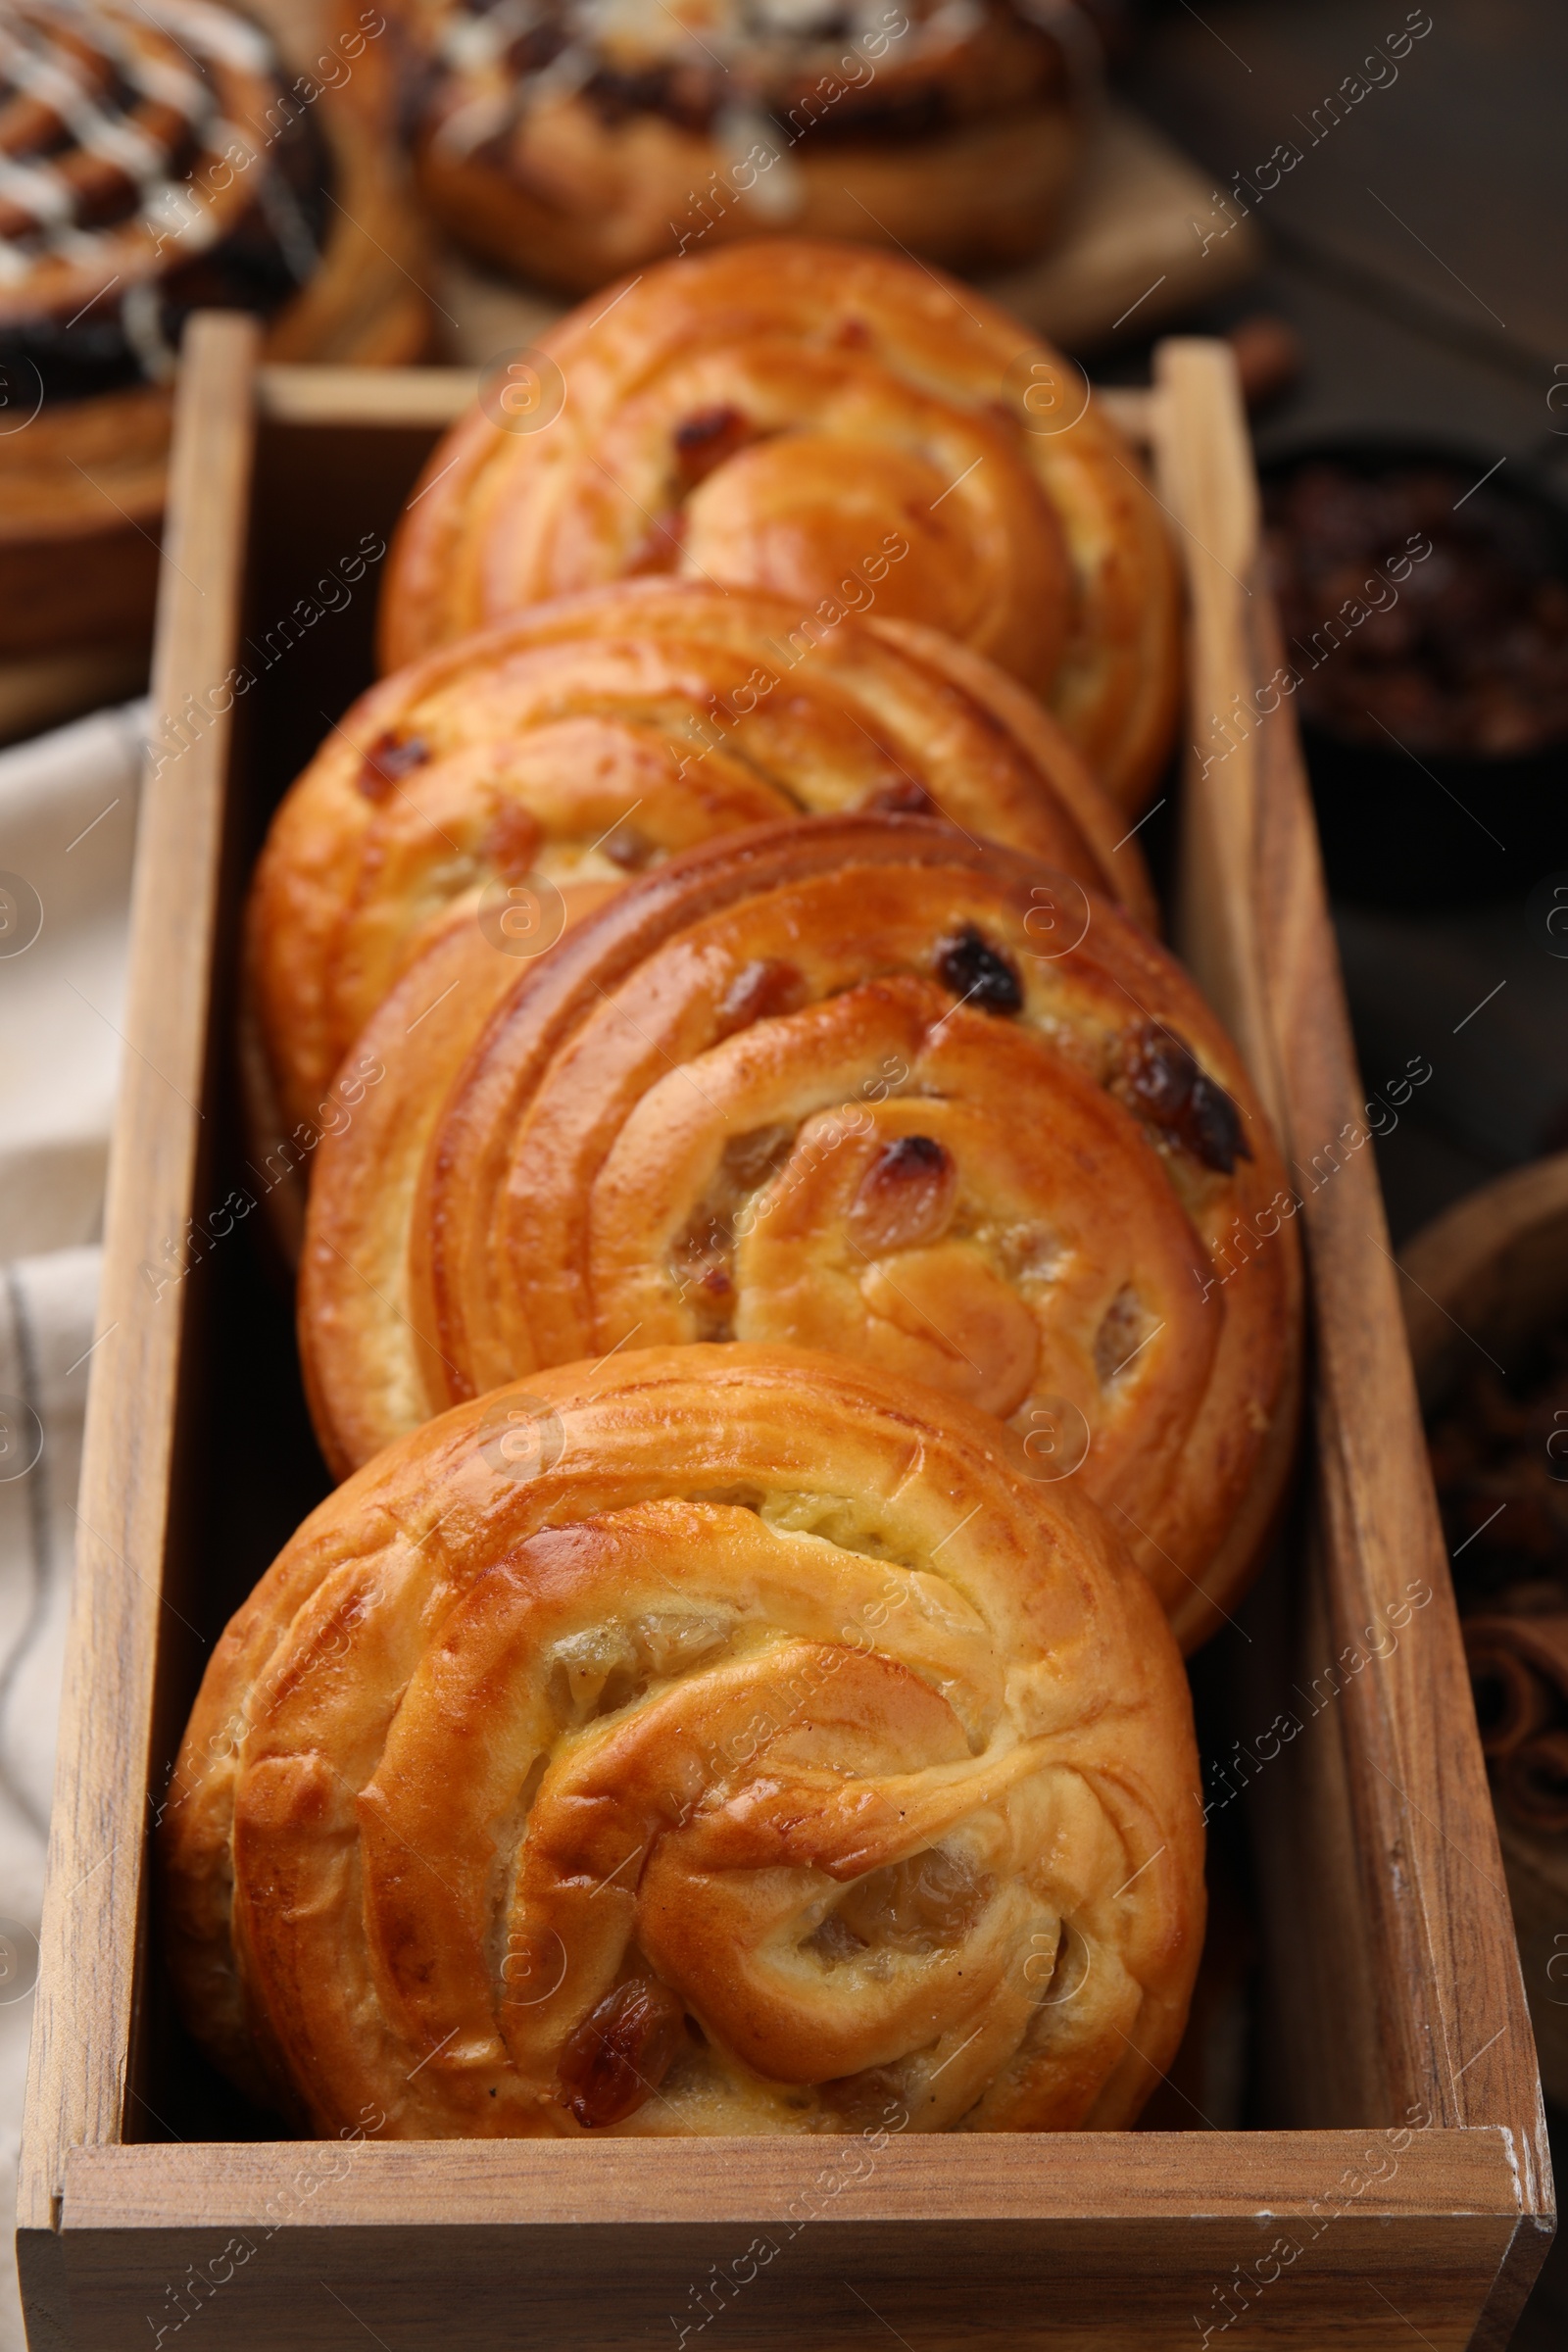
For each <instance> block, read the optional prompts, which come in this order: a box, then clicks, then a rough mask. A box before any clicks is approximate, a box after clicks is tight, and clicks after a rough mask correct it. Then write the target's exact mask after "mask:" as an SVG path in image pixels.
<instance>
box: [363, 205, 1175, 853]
mask: <svg viewBox="0 0 1568 2352" xmlns="http://www.w3.org/2000/svg"><path fill="white" fill-rule="evenodd" d="M535 360H536V361H537V363H538V365H537V366H535V367H534V368H533V373H532V376H531V377H530V379H529V381H528V382H527V383H523V382H522V381H521V380H520V379H519V381H518V383H516V384H515V385H511V386H503V387H501V388H500V390H499V392H498V391H497V389H496V387H495V386H494V385H492V386H491V387H490V388H489V390H488V391H487V392H486V393H485V397H484V399H483V401H482V402H481V403H480V404H478V405H476V406H475V408H474V410H473V411H472V413H471V414H470V415H469V416H468V417H466V418H465V419H464V420H463V421H462V422H460V423H459V424H458V425H456V426H455V427H454V428H453V430H452V431H451V432H450V433H449V434H447V435H446V436H444V438H443V439H442V441H441V443H440V445H439V447H438V448H437V449H436V450H435V452H434V454H433V455H432V457H431V459H430V462H429V465H428V466H427V468H426V470H425V473H424V475H423V478H422V482H421V486H420V487H419V488H418V490H417V491H416V493H415V495H414V497H413V499H412V500H411V501H410V504H409V509H408V512H407V514H406V515H405V516H404V519H403V521H402V523H401V525H400V527H399V531H398V536H397V539H396V541H395V543H394V546H393V550H392V557H391V561H390V564H389V565H388V576H387V582H386V589H385V593H384V597H383V601H382V607H381V632H382V635H381V648H382V661H383V666H385V667H387V668H396V667H398V666H400V665H401V664H402V663H404V662H410V661H413V660H415V659H416V658H417V657H418V656H420V655H422V654H424V653H427V652H429V651H431V650H432V649H433V648H434V647H436V646H438V645H443V644H445V643H447V642H448V641H449V640H450V639H452V638H454V637H459V636H463V635H465V634H466V633H467V632H468V631H469V630H472V629H476V628H479V627H482V626H485V625H486V624H489V623H492V622H495V621H499V620H501V619H503V618H505V617H506V616H507V615H508V614H509V613H515V612H516V611H517V610H519V609H520V608H522V607H525V606H529V605H533V604H536V603H539V602H540V601H541V600H543V599H545V598H547V597H552V596H561V595H565V594H568V593H570V592H572V591H574V590H579V589H584V588H589V587H594V586H598V585H601V584H603V583H606V582H609V581H611V580H616V579H624V578H625V577H627V576H628V575H629V574H635V573H646V572H653V573H674V574H676V575H677V576H679V577H682V578H686V579H691V580H706V581H707V582H708V583H709V584H710V585H718V586H724V587H728V586H733V585H738V584H747V585H750V586H754V587H760V588H769V589H772V590H773V591H774V593H775V594H778V595H781V596H787V597H789V598H790V599H791V601H792V602H793V603H794V604H795V605H796V608H797V613H798V615H799V621H800V625H801V626H802V627H803V628H808V629H809V628H813V627H814V628H821V627H823V626H829V627H830V626H832V625H833V624H834V618H835V615H836V613H838V612H840V611H842V609H843V607H844V605H845V603H846V602H847V601H848V602H851V603H855V602H857V601H858V600H861V599H863V598H864V597H865V595H866V593H867V589H868V587H869V588H870V589H871V590H872V592H873V602H874V610H875V611H876V613H877V614H878V616H879V617H882V618H887V617H891V618H896V619H903V620H914V621H919V622H921V623H922V624H923V625H925V626H926V627H929V628H936V629H941V630H942V631H943V632H944V633H945V634H946V635H948V636H950V637H953V638H955V639H956V641H957V642H958V643H959V644H962V645H965V646H967V647H968V648H969V649H970V650H971V651H973V652H975V653H980V654H984V655H985V656H986V657H987V658H988V659H989V660H991V661H993V662H997V663H998V664H999V665H1000V666H1001V667H1002V668H1004V669H1005V670H1007V671H1008V672H1009V673H1010V674H1011V675H1012V676H1014V677H1015V678H1017V679H1019V680H1020V681H1021V682H1022V683H1023V684H1024V685H1025V686H1026V687H1028V688H1029V689H1030V690H1031V691H1032V692H1034V693H1035V694H1036V695H1037V696H1039V697H1040V699H1041V700H1043V701H1044V702H1045V704H1046V705H1047V707H1048V709H1050V710H1051V711H1052V712H1053V713H1054V716H1055V717H1056V718H1057V719H1058V720H1059V721H1060V723H1061V725H1062V726H1063V727H1064V728H1065V729H1066V731H1067V733H1068V734H1069V735H1070V736H1071V738H1072V740H1073V742H1074V743H1075V744H1076V745H1077V747H1078V749H1079V751H1080V752H1081V753H1082V754H1083V756H1084V758H1085V759H1086V760H1088V762H1089V765H1090V766H1091V768H1092V769H1093V770H1094V772H1095V774H1096V775H1097V776H1098V778H1099V779H1100V781H1101V782H1102V783H1103V785H1104V786H1105V788H1106V790H1107V791H1109V793H1110V794H1111V796H1112V798H1113V799H1115V800H1116V801H1117V802H1118V804H1119V805H1121V806H1123V807H1126V808H1138V807H1142V806H1143V804H1144V802H1145V801H1146V800H1147V798H1148V796H1149V794H1150V792H1151V790H1152V785H1153V781H1154V779H1155V777H1156V776H1157V775H1158V773H1159V771H1160V768H1161V766H1162V764H1163V761H1164V760H1165V757H1166V754H1167V752H1168V750H1169V746H1170V739H1171V733H1172V729H1173V727H1174V724H1175V715H1176V709H1177V700H1178V694H1179V688H1180V632H1179V597H1178V589H1177V579H1176V569H1175V562H1174V557H1173V555H1172V551H1171V548H1170V544H1169V541H1168V539H1167V536H1166V532H1165V527H1164V522H1163V519H1162V517H1161V515H1160V513H1159V510H1158V508H1157V507H1156V506H1155V504H1154V502H1153V500H1152V497H1151V496H1150V493H1149V491H1148V489H1147V488H1146V486H1145V483H1144V480H1143V476H1142V474H1141V473H1140V471H1139V468H1138V464H1137V461H1136V459H1135V458H1134V456H1133V454H1132V451H1131V449H1130V448H1129V447H1128V445H1127V443H1126V442H1125V441H1124V440H1123V439H1122V437H1121V435H1120V434H1119V433H1118V432H1117V430H1116V429H1115V427H1114V426H1113V425H1112V424H1111V423H1110V422H1109V421H1108V420H1107V418H1106V417H1104V415H1103V412H1102V409H1101V407H1100V406H1099V404H1097V403H1096V402H1095V401H1094V400H1093V399H1092V398H1091V397H1090V393H1089V387H1088V385H1087V382H1086V381H1085V380H1084V379H1083V378H1082V376H1081V374H1080V373H1079V371H1078V370H1077V369H1075V368H1073V366H1072V364H1071V363H1070V362H1068V361H1065V360H1063V359H1061V358H1060V357H1059V356H1058V355H1057V354H1055V353H1053V352H1052V351H1050V350H1049V349H1048V348H1047V347H1046V346H1045V345H1044V344H1042V343H1040V342H1038V341H1037V340H1036V339H1035V338H1034V337H1033V336H1031V335H1030V334H1028V333H1027V332H1026V330H1025V329H1024V328H1023V327H1021V326H1019V325H1018V324H1017V322H1016V321H1015V320H1014V319H1009V318H1008V317H1007V315H1006V314H1005V312H1003V311H1001V310H999V309H997V308H996V307H995V306H994V305H993V304H990V303H988V302H987V301H986V300H985V299H984V298H983V296H981V295H979V294H976V293H975V292H973V291H972V289H970V288H968V287H960V286H958V285H956V284H954V283H953V282H952V281H951V280H949V279H944V278H941V277H939V276H937V275H936V273H935V272H934V271H932V270H926V269H923V268H921V267H920V266H919V265H917V264H916V263H914V262H911V261H907V260H905V259H903V258H901V257H899V256H896V255H885V254H880V253H874V252H871V251H869V250H867V249H866V248H865V247H863V246H862V247H855V246H849V245H826V244H821V245H817V244H808V243H805V242H802V241H799V240H789V241H784V242H780V243H779V244H777V245H774V246H771V247H759V246H731V247H729V248H728V249H726V250H724V251H719V252H712V253H708V254H705V255H704V256H702V257H701V258H697V259H688V260H685V261H677V262H670V263H666V264H664V265H663V266H662V268H659V269H655V270H648V271H646V272H645V273H644V274H643V275H642V276H641V277H639V278H637V279H635V280H632V281H631V282H629V283H628V284H627V285H625V286H624V287H622V288H621V290H620V292H619V293H618V294H617V295H615V296H614V297H613V298H612V299H610V300H608V301H606V300H604V299H601V298H599V297H596V298H595V299H594V301H593V302H592V303H588V304H584V305H583V307H582V309H581V310H579V311H577V312H574V313H573V314H572V315H571V316H570V317H569V318H567V319H564V320H563V321H562V322H561V323H560V324H559V325H557V326H554V327H552V328H551V329H550V330H549V332H548V333H547V334H546V335H545V336H544V338H543V344H542V350H541V352H540V353H539V354H536V355H535ZM514 393H515V394H516V396H517V397H516V399H515V400H514V401H513V406H512V407H510V408H509V407H508V405H507V403H508V401H509V400H512V399H513V395H514ZM1047 428H1051V429H1047Z"/></svg>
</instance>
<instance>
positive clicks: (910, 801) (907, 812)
mask: <svg viewBox="0 0 1568 2352" xmlns="http://www.w3.org/2000/svg"><path fill="white" fill-rule="evenodd" d="M860 806H861V808H862V809H875V810H876V811H877V813H878V814H879V815H886V816H939V815H940V814H941V813H942V812H941V810H940V809H938V807H937V805H936V803H935V801H934V800H933V799H932V798H931V795H930V794H929V793H928V792H927V790H926V788H925V786H924V785H923V784H917V783H916V782H915V780H914V778H913V777H912V776H901V777H900V778H899V779H898V781H897V782H896V783H892V784H879V785H878V787H877V789H876V791H875V792H872V793H868V794H867V795H866V797H865V799H864V800H863V801H862V802H861V804H860Z"/></svg>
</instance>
